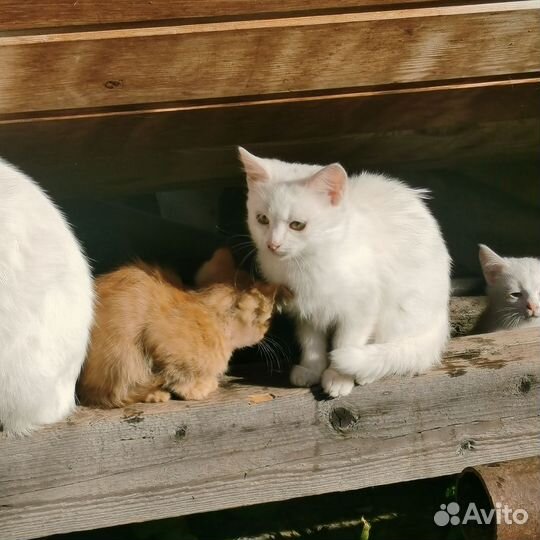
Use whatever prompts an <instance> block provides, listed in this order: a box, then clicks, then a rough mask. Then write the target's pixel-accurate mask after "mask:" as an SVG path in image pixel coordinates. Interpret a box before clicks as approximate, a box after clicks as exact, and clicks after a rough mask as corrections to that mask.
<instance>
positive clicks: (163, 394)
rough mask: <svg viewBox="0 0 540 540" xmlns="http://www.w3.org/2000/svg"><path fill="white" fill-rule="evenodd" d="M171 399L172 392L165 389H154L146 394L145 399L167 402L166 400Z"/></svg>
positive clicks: (152, 401)
mask: <svg viewBox="0 0 540 540" xmlns="http://www.w3.org/2000/svg"><path fill="white" fill-rule="evenodd" d="M169 399H171V393H170V392H167V391H165V390H153V391H152V392H148V394H146V397H145V398H144V401H145V402H146V403H165V402H166V401H169Z"/></svg>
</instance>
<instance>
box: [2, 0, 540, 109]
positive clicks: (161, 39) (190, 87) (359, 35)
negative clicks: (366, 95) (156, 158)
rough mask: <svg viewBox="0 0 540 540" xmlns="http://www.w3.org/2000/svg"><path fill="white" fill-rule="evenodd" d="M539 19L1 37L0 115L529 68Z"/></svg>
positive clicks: (522, 10) (505, 5) (503, 12)
mask: <svg viewBox="0 0 540 540" xmlns="http://www.w3.org/2000/svg"><path fill="white" fill-rule="evenodd" d="M539 23H540V1H538V0H529V1H521V2H499V3H494V4H473V5H466V6H449V7H438V8H437V7H435V8H425V9H411V10H391V11H381V12H367V13H346V14H342V15H324V16H312V17H295V18H286V19H268V20H256V21H235V22H223V23H208V24H196V25H180V26H161V27H152V28H135V29H119V30H103V31H89V32H64V33H57V34H47V33H44V34H36V35H21V36H9V35H8V36H3V37H0V65H1V66H2V67H3V75H2V77H1V78H0V114H7V113H17V112H25V111H26V112H29V111H46V110H65V109H75V108H91V107H110V106H118V105H133V104H143V103H163V102H171V101H184V102H186V101H190V102H192V101H199V100H215V99H218V100H221V101H222V100H224V99H228V98H230V99H238V98H239V97H241V96H257V95H275V94H280V93H291V92H300V93H301V92H321V93H328V92H330V91H332V90H335V89H346V88H365V87H372V86H377V85H391V84H398V83H412V82H424V81H441V80H447V79H463V78H470V77H492V76H502V75H510V74H515V73H532V72H535V71H539V70H540V34H539V33H538V32H537V31H536V30H537V28H538V26H539ZM321 44H324V46H321Z"/></svg>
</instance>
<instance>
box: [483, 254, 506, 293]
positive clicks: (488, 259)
mask: <svg viewBox="0 0 540 540" xmlns="http://www.w3.org/2000/svg"><path fill="white" fill-rule="evenodd" d="M478 247H479V250H478V258H479V259H480V265H481V266H482V272H483V273H484V277H485V279H486V283H487V284H488V285H494V284H495V282H496V281H497V279H498V277H499V276H500V275H501V273H502V271H503V270H504V269H505V268H506V262H505V260H504V259H503V258H502V257H500V256H499V255H497V254H496V253H495V252H494V251H493V250H492V249H489V248H488V247H487V246H485V245H484V244H479V246H478Z"/></svg>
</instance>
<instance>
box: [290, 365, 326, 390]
mask: <svg viewBox="0 0 540 540" xmlns="http://www.w3.org/2000/svg"><path fill="white" fill-rule="evenodd" d="M320 380H321V374H320V373H319V372H317V371H313V370H312V369H308V368H306V367H304V366H300V365H297V366H293V368H292V370H291V375H290V381H291V384H292V385H294V386H302V387H305V388H309V387H310V386H314V385H316V384H319V382H320Z"/></svg>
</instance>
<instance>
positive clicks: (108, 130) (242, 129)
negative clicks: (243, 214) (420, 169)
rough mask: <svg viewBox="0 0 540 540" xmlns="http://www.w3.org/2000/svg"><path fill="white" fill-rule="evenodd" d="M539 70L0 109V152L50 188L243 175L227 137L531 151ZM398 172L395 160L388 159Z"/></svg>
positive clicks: (344, 154)
mask: <svg viewBox="0 0 540 540" xmlns="http://www.w3.org/2000/svg"><path fill="white" fill-rule="evenodd" d="M539 101H540V80H539V79H512V80H509V81H498V82H491V83H468V84H454V85H446V86H440V87H429V86H428V87H422V88H416V89H395V90H391V91H370V92H359V93H354V94H348V95H334V96H326V97H311V98H301V99H299V98H288V99H285V98H284V99H280V100H270V101H263V102H257V103H248V102H239V103H233V104H228V105H221V106H217V105H215V106H201V107H179V106H177V107H171V108H165V109H154V110H148V111H145V110H139V111H125V112H121V111H117V112H111V113H104V112H102V113H95V114H91V115H89V114H87V115H85V114H80V115H76V114H74V115H71V116H68V117H62V116H57V117H54V116H53V117H49V118H41V119H34V118H30V119H28V118H18V119H10V120H7V119H5V118H4V120H1V119H0V147H1V148H2V155H3V156H4V157H5V158H6V159H9V160H11V161H12V162H14V163H15V164H17V165H19V166H20V167H21V168H23V169H24V170H25V171H27V172H28V173H30V174H31V175H32V176H34V177H35V178H36V179H37V180H38V181H39V182H40V183H42V184H43V185H44V186H45V187H46V188H47V189H49V190H50V191H51V192H52V193H54V194H59V195H76V194H94V195H97V194H109V193H130V192H137V191H155V190H159V189H163V188H172V187H180V186H182V185H188V184H191V185H203V184H204V183H219V182H222V181H223V180H224V179H226V180H229V179H236V181H240V180H241V173H240V167H239V164H238V159H237V156H236V150H235V146H236V145H238V144H241V145H244V146H247V147H248V148H249V149H250V150H252V151H254V152H259V153H260V154H261V155H265V156H268V157H279V158H281V159H290V160H293V161H305V162H307V163H309V162H318V163H327V162H328V163H329V162H332V161H341V162H342V163H343V164H344V165H345V166H346V167H347V168H348V169H349V170H350V171H358V170H361V169H362V168H373V169H379V170H382V171H387V170H388V168H389V166H391V165H396V164H398V166H402V165H403V164H406V163H412V164H418V163H419V162H423V161H431V162H434V161H437V166H438V167H440V166H444V165H445V164H446V165H448V164H450V165H452V166H454V165H455V164H456V163H457V162H459V161H460V160H461V161H462V160H464V159H471V158H472V159H481V160H482V161H486V160H491V159H492V158H493V157H494V156H497V157H498V158H504V157H511V158H513V159H517V158H519V157H521V156H524V155H525V156H529V157H530V156H536V155H537V149H538V146H539V145H540V119H539V116H540V110H539V109H538V102H539ZM397 172H399V171H397Z"/></svg>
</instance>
